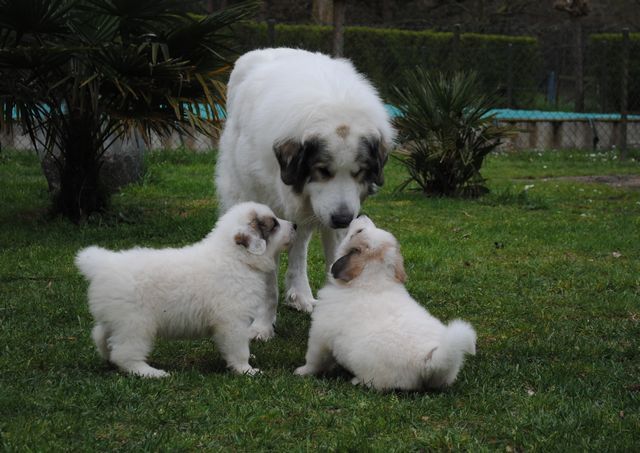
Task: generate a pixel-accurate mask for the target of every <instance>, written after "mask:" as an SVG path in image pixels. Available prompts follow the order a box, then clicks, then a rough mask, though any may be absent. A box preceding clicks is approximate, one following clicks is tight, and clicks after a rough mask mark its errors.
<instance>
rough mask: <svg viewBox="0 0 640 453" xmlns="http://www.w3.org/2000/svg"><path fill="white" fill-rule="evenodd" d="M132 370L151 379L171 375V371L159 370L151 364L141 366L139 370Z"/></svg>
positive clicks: (137, 374)
mask: <svg viewBox="0 0 640 453" xmlns="http://www.w3.org/2000/svg"><path fill="white" fill-rule="evenodd" d="M130 372H131V373H133V374H135V375H136V376H140V377H143V378H151V379H159V378H164V377H168V376H169V373H167V372H166V371H164V370H158V369H156V368H152V367H150V366H147V367H144V368H140V369H137V370H132V371H130Z"/></svg>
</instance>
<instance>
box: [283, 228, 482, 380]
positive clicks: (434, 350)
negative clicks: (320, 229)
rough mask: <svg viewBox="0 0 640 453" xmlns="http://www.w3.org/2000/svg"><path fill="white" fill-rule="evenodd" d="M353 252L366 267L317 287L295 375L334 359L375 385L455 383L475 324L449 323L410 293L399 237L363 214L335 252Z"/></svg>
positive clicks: (471, 351)
mask: <svg viewBox="0 0 640 453" xmlns="http://www.w3.org/2000/svg"><path fill="white" fill-rule="evenodd" d="M350 252H351V253H354V257H355V258H356V259H360V258H364V259H363V261H362V262H360V265H362V264H364V267H362V268H361V269H355V271H354V272H355V273H356V274H357V276H356V277H355V278H353V279H352V280H350V281H348V282H345V281H342V280H340V278H331V281H330V282H329V283H328V284H327V285H326V286H325V287H324V288H322V290H320V292H319V293H318V302H317V305H316V307H315V309H314V311H313V313H312V324H311V330H310V332H309V344H308V349H307V354H306V364H305V365H304V366H302V367H300V368H298V369H297V370H296V371H295V373H296V374H299V375H309V374H317V373H320V372H322V371H324V370H327V369H328V368H330V367H331V366H332V365H334V364H335V363H336V362H337V363H338V364H340V365H342V366H343V367H345V368H346V369H348V370H349V371H351V372H352V373H353V374H354V375H355V377H354V379H353V383H354V384H365V385H367V386H370V387H373V388H375V389H378V390H390V389H402V390H420V389H424V388H439V387H445V386H448V385H451V384H452V383H453V382H454V380H455V379H456V376H457V375H458V371H459V370H460V368H461V367H462V364H463V360H464V355H465V354H475V344H476V333H475V331H474V330H473V328H472V327H471V326H470V325H469V324H468V323H467V322H465V321H461V320H454V321H451V322H450V323H449V324H448V325H444V324H443V323H442V322H440V321H439V320H438V319H436V318H435V317H433V316H432V315H430V314H429V313H428V312H427V310H426V309H425V308H423V307H422V306H420V305H419V304H418V303H417V302H416V301H415V300H414V299H413V298H411V296H410V295H409V294H408V293H407V291H406V289H405V287H404V285H403V284H402V281H403V280H404V269H403V267H402V258H401V256H400V251H399V247H398V244H397V242H396V240H395V238H394V237H393V236H392V235H391V234H389V233H388V232H386V231H383V230H380V229H377V228H376V227H375V225H374V224H373V223H372V222H371V221H370V220H369V219H368V218H366V217H360V218H358V219H356V220H354V221H353V222H351V225H350V227H349V230H348V232H347V236H346V238H345V239H344V241H343V243H342V244H341V246H340V248H339V253H338V254H339V255H340V256H342V255H348V254H349V253H350ZM333 270H334V271H335V266H334V268H333ZM351 270H353V269H351ZM358 271H359V272H360V273H359V274H358V273H357V272H358ZM334 273H335V272H334ZM338 277H340V276H339V275H338Z"/></svg>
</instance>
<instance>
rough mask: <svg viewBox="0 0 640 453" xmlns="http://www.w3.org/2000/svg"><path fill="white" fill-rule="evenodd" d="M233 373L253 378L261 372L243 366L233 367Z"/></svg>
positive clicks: (249, 366) (248, 366)
mask: <svg viewBox="0 0 640 453" xmlns="http://www.w3.org/2000/svg"><path fill="white" fill-rule="evenodd" d="M233 371H234V372H235V373H236V374H246V375H248V376H255V375H256V374H260V373H261V371H260V370H259V369H258V368H253V367H252V366H251V365H249V364H247V365H244V366H239V367H234V368H233Z"/></svg>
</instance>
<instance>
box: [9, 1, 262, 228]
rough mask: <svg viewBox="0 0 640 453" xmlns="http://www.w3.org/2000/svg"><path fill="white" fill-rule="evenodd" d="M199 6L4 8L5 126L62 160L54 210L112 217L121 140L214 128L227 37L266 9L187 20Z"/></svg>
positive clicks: (30, 4) (16, 4)
mask: <svg viewBox="0 0 640 453" xmlns="http://www.w3.org/2000/svg"><path fill="white" fill-rule="evenodd" d="M197 3H199V2H190V1H185V0H136V1H130V0H0V126H3V127H6V128H10V127H12V125H13V124H15V123H17V124H20V126H21V127H22V128H23V130H25V131H26V132H27V133H28V134H29V136H30V137H31V140H32V142H33V144H34V146H36V148H37V149H39V150H40V151H43V152H45V153H47V154H49V155H50V156H53V158H54V159H55V162H56V169H57V171H58V172H59V176H60V190H59V192H58V193H57V194H55V197H54V209H55V210H56V211H57V212H59V213H61V214H63V215H64V216H66V217H68V218H70V219H72V220H74V221H79V220H81V219H82V218H84V217H86V216H87V215H89V214H91V213H92V212H95V211H100V210H102V209H104V208H105V206H106V204H107V202H108V194H107V192H106V191H105V188H104V187H103V186H102V184H101V182H100V177H99V175H100V166H101V163H102V157H103V155H104V153H105V151H106V150H108V149H109V148H110V147H111V146H113V144H114V143H116V142H117V141H118V139H119V138H122V137H125V136H128V134H130V133H132V132H134V131H138V132H140V133H141V134H142V135H143V137H148V136H149V134H150V133H152V132H153V133H157V134H161V135H163V134H169V133H171V132H173V131H178V132H180V133H189V132H193V131H197V132H204V133H212V132H213V131H214V130H215V127H216V125H217V123H218V121H219V119H220V109H219V106H220V105H224V89H225V86H224V83H223V80H224V76H225V74H226V73H227V72H228V70H229V69H230V66H231V64H230V61H231V56H232V55H233V52H232V50H231V49H230V42H231V40H232V34H231V33H230V28H229V27H230V26H231V25H232V24H234V23H235V22H237V21H239V20H242V19H244V18H247V17H249V16H250V15H251V14H253V12H254V11H255V9H256V6H257V5H256V3H255V2H245V3H242V4H239V5H237V6H234V7H231V8H228V9H225V10H222V11H219V12H216V13H214V14H211V15H196V14H193V13H190V12H189V9H190V8H195V7H197V6H196V5H197Z"/></svg>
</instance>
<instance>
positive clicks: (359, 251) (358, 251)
mask: <svg viewBox="0 0 640 453" xmlns="http://www.w3.org/2000/svg"><path fill="white" fill-rule="evenodd" d="M361 252H362V250H360V249H359V248H358V247H353V248H352V249H350V250H349V255H352V254H358V253H361Z"/></svg>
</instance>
